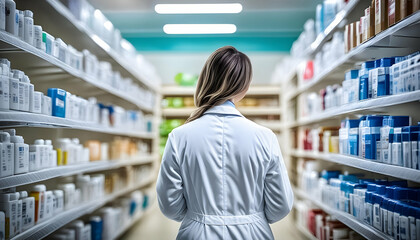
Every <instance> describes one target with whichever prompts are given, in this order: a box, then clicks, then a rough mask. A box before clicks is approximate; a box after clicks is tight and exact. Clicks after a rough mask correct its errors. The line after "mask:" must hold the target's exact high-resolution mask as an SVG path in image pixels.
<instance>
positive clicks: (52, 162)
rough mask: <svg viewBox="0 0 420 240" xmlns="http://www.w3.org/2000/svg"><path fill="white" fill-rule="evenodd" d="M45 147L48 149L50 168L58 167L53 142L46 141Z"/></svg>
mask: <svg viewBox="0 0 420 240" xmlns="http://www.w3.org/2000/svg"><path fill="white" fill-rule="evenodd" d="M45 145H46V146H47V149H48V154H49V164H48V166H49V167H57V151H56V150H55V149H54V148H53V145H52V142H51V140H49V139H47V140H45Z"/></svg>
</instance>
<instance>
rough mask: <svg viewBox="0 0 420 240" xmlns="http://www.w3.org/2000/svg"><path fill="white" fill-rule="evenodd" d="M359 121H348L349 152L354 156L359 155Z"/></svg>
mask: <svg viewBox="0 0 420 240" xmlns="http://www.w3.org/2000/svg"><path fill="white" fill-rule="evenodd" d="M359 123H360V121H359V120H358V119H355V120H347V121H346V128H347V129H348V145H347V153H348V154H350V155H353V156H358V155H359V146H358V144H359Z"/></svg>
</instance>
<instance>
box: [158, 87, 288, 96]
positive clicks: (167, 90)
mask: <svg viewBox="0 0 420 240" xmlns="http://www.w3.org/2000/svg"><path fill="white" fill-rule="evenodd" d="M161 90H162V91H161V94H162V95H163V96H193V95H194V92H195V86H194V87H190V86H176V85H164V86H163V87H162V89H161ZM279 94H280V87H279V86H276V85H272V86H270V85H264V86H262V85H261V86H260V85H255V86H251V87H250V88H249V90H248V92H247V94H246V96H275V95H279Z"/></svg>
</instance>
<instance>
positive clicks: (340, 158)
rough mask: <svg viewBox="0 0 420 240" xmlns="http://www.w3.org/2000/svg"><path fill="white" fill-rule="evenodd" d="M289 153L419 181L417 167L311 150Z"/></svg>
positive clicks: (419, 173)
mask: <svg viewBox="0 0 420 240" xmlns="http://www.w3.org/2000/svg"><path fill="white" fill-rule="evenodd" d="M291 155H292V156H295V157H299V158H311V159H320V160H324V161H328V162H333V163H338V164H342V165H346V166H350V167H354V168H358V169H363V170H366V171H369V172H373V173H379V174H383V175H387V176H392V177H395V178H399V179H405V180H409V181H413V182H417V183H420V170H417V169H412V168H406V167H400V166H395V165H390V164H384V163H379V162H375V161H371V160H367V159H363V158H360V157H355V156H350V155H343V154H335V153H316V152H311V151H299V150H296V149H294V150H293V151H292V152H291Z"/></svg>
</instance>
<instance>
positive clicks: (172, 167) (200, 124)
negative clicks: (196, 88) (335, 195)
mask: <svg viewBox="0 0 420 240" xmlns="http://www.w3.org/2000/svg"><path fill="white" fill-rule="evenodd" d="M157 196H158V202H159V207H160V209H161V211H162V213H163V214H164V215H165V216H167V217H168V218H170V219H173V220H176V221H182V224H181V227H180V229H179V232H178V236H177V239H188V240H190V239H211V240H213V239H274V237H273V234H272V232H271V229H270V227H269V225H268V224H269V223H274V222H276V221H279V220H280V219H282V218H284V217H285V216H286V215H287V214H288V213H289V212H290V210H291V208H292V205H293V192H292V189H291V186H290V182H289V178H288V176H287V170H286V167H285V165H284V162H283V159H282V155H281V152H280V147H279V144H278V141H277V138H276V136H275V134H274V133H273V132H272V131H271V130H269V129H267V128H265V127H261V126H259V125H257V124H255V123H254V122H252V121H250V120H248V119H246V118H245V117H243V116H242V115H241V114H240V113H239V111H238V110H236V108H235V107H234V105H233V103H232V102H230V101H228V102H226V103H224V104H222V105H219V106H215V107H213V108H211V109H209V110H208V111H207V112H205V114H204V115H203V116H202V117H200V118H199V119H197V120H195V121H192V122H190V123H188V124H184V125H183V126H181V127H178V128H176V129H174V130H173V131H172V132H171V134H170V135H169V138H168V142H167V144H166V148H165V152H164V154H163V159H162V165H161V168H160V172H159V177H158V180H157Z"/></svg>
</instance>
